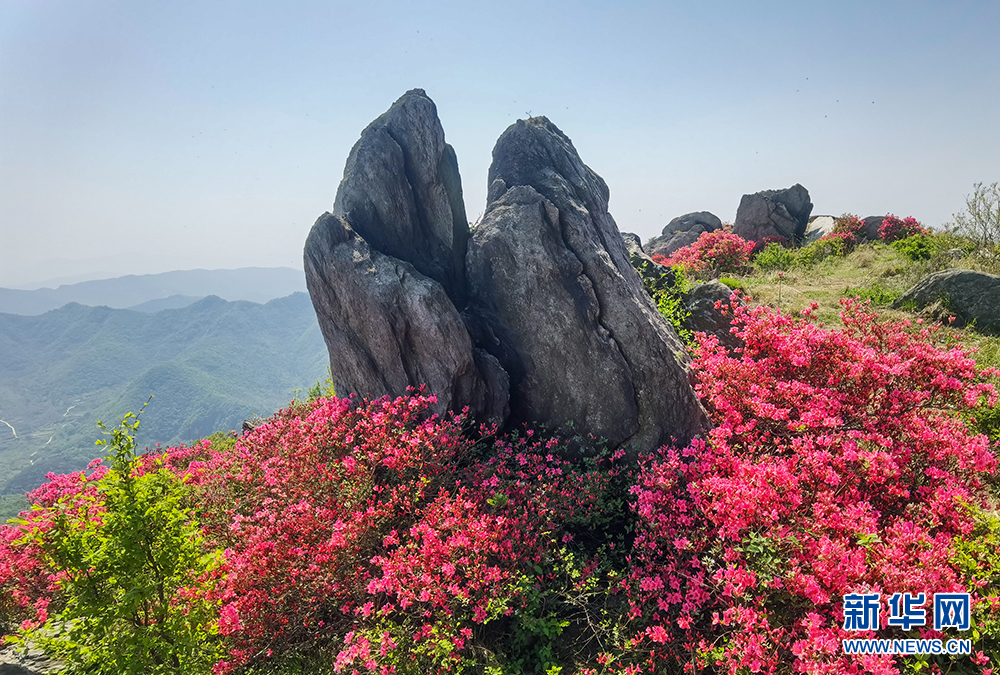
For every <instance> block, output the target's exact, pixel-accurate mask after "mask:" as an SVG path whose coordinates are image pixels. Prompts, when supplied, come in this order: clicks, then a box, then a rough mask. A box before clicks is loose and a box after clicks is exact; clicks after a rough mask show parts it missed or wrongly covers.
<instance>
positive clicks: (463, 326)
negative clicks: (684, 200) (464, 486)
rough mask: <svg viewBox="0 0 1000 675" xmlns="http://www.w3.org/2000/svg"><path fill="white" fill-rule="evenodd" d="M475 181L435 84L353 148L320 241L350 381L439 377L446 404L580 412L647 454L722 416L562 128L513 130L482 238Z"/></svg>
mask: <svg viewBox="0 0 1000 675" xmlns="http://www.w3.org/2000/svg"><path fill="white" fill-rule="evenodd" d="M461 194H462V193H461V180H460V178H459V175H458V168H457V162H456V161H455V158H454V153H453V152H451V150H450V148H449V146H448V145H447V144H446V143H445V142H444V132H443V131H442V130H441V128H440V122H439V121H438V119H437V113H436V110H435V108H434V104H433V103H432V102H431V101H430V99H428V98H427V97H426V95H425V94H424V93H423V92H422V91H420V90H414V91H411V92H408V93H407V94H406V95H404V96H403V97H402V98H401V99H400V100H399V101H397V102H396V103H395V104H394V105H393V106H392V108H390V109H389V111H388V112H387V113H386V114H385V115H383V116H381V117H379V118H378V119H377V120H375V122H373V123H372V124H371V125H369V127H368V128H367V129H365V131H364V132H363V133H362V137H361V140H359V141H358V143H357V144H356V145H355V147H354V149H353V150H352V151H351V156H350V158H349V159H348V163H347V168H346V169H345V172H344V180H343V181H342V182H341V184H340V189H339V191H338V193H337V198H336V202H335V205H334V212H333V213H327V214H324V215H323V216H321V217H320V218H319V220H318V221H317V222H316V224H315V225H314V226H313V229H312V231H311V232H310V234H309V237H308V239H307V241H306V247H305V270H306V282H307V287H308V288H309V293H310V296H311V297H312V300H313V305H314V307H315V308H316V313H317V316H318V318H319V323H320V328H321V329H322V331H323V336H324V338H325V340H326V343H327V347H328V349H329V351H330V366H331V371H332V373H333V379H334V385H335V388H336V391H337V392H338V394H339V395H346V394H348V393H351V392H356V393H359V394H363V395H366V396H380V395H383V394H390V395H399V394H403V393H405V391H406V389H407V388H408V387H412V386H418V385H426V386H427V390H428V392H429V393H433V394H436V395H437V396H438V410H449V409H450V410H461V409H462V408H464V407H469V409H470V411H471V412H472V414H473V415H474V416H476V417H477V418H478V419H482V420H488V421H492V422H498V423H502V422H504V421H505V420H506V422H507V424H508V425H511V426H513V425H518V424H520V423H522V422H530V423H542V424H545V425H547V426H549V427H551V428H555V427H560V426H562V425H564V424H567V423H570V422H572V423H573V425H574V430H575V431H576V432H580V433H583V434H593V435H594V436H596V437H601V438H604V439H606V440H607V441H608V442H610V443H611V444H612V445H615V446H619V445H628V446H630V447H632V448H633V449H636V450H649V449H652V448H654V447H656V446H657V445H659V444H662V443H665V442H668V441H670V440H671V438H677V439H678V440H680V441H686V440H688V439H690V438H691V437H693V436H695V435H696V434H699V433H700V432H702V431H704V430H705V428H706V426H707V418H706V415H705V413H704V410H703V409H702V408H701V406H700V405H699V403H698V400H697V397H696V396H695V394H694V391H693V389H692V387H691V385H690V383H689V379H688V369H687V357H686V352H685V350H684V348H683V345H682V344H681V342H680V340H679V339H678V338H677V336H676V334H675V333H674V332H673V330H672V329H671V328H670V327H669V326H668V325H667V323H666V322H665V321H664V320H663V319H662V317H660V315H659V313H658V312H657V311H656V308H655V307H654V306H653V304H652V301H651V300H650V298H649V296H648V295H647V294H646V292H645V290H644V289H643V286H642V283H641V281H640V279H639V277H638V275H637V274H636V272H635V270H634V269H632V267H631V265H630V263H629V253H628V251H627V249H626V245H625V243H624V242H623V240H622V236H621V234H620V233H619V231H618V228H617V226H616V225H615V222H614V220H613V219H612V218H611V215H610V214H609V213H608V210H607V205H608V188H607V186H606V185H605V183H604V181H603V180H602V179H601V178H600V177H599V176H598V175H597V174H595V173H594V172H593V171H591V170H590V169H589V168H587V167H586V166H585V165H584V164H583V162H582V161H581V160H580V157H579V155H577V153H576V150H575V149H574V148H573V145H572V143H571V142H570V141H569V139H568V138H566V136H565V135H563V134H562V132H560V131H559V130H558V129H557V128H556V127H555V125H553V124H552V123H550V122H549V121H548V120H546V119H545V118H533V119H531V120H528V121H526V122H524V121H522V122H518V123H517V124H515V125H513V126H512V127H510V128H509V129H508V130H507V131H506V132H504V134H503V135H502V136H501V137H500V140H499V141H498V142H497V146H496V148H495V149H494V153H493V165H492V166H491V168H490V189H489V197H488V204H487V209H486V213H485V215H484V217H483V220H482V222H481V223H480V225H479V226H478V227H477V228H476V230H475V233H474V235H473V236H472V238H471V239H470V238H469V230H468V226H467V223H466V222H465V208H464V206H463V205H462V197H461ZM638 250H639V251H641V250H642V248H641V246H639V247H638ZM653 264H655V263H653Z"/></svg>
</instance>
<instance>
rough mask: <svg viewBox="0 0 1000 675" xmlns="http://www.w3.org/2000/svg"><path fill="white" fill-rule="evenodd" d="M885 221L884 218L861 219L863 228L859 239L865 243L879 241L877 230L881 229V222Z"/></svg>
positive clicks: (870, 217) (869, 217)
mask: <svg viewBox="0 0 1000 675" xmlns="http://www.w3.org/2000/svg"><path fill="white" fill-rule="evenodd" d="M884 220H885V216H868V217H867V218H864V219H862V221H861V222H862V223H863V224H864V226H863V227H862V228H861V232H860V234H861V237H862V239H865V240H866V241H878V240H879V239H881V237H880V236H879V230H880V229H882V221H884Z"/></svg>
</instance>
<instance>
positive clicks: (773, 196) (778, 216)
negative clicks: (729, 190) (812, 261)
mask: <svg viewBox="0 0 1000 675" xmlns="http://www.w3.org/2000/svg"><path fill="white" fill-rule="evenodd" d="M812 209H813V205H812V202H811V201H809V191H808V190H806V189H805V188H804V187H802V186H801V185H799V184H798V183H796V184H795V185H793V186H792V187H790V188H787V189H785V190H764V191H763V192H757V193H754V194H752V195H743V199H741V200H740V206H739V208H738V209H737V210H736V222H735V223H734V224H733V232H734V233H735V234H738V235H739V236H741V237H743V238H744V239H746V240H747V241H753V242H758V243H762V242H765V241H767V240H769V239H772V238H781V239H787V240H789V241H793V242H801V241H802V240H803V238H804V237H805V233H806V226H807V225H808V224H809V215H810V214H811V213H812Z"/></svg>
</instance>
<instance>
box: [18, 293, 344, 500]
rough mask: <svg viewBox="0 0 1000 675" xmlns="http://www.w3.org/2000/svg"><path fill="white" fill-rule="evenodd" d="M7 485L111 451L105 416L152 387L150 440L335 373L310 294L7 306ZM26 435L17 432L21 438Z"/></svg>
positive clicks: (233, 417)
mask: <svg viewBox="0 0 1000 675" xmlns="http://www.w3.org/2000/svg"><path fill="white" fill-rule="evenodd" d="M0 353H2V354H3V355H4V358H3V359H0V420H3V421H4V422H5V423H6V424H3V423H0V429H2V433H0V494H14V493H23V492H24V491H25V490H28V489H31V488H33V487H36V486H37V485H38V484H39V483H40V482H42V480H43V479H44V477H45V474H46V473H47V472H49V471H55V472H63V471H69V470H72V469H78V468H82V467H83V466H84V465H85V464H86V463H87V461H88V460H90V459H91V458H93V457H94V456H97V455H99V454H101V453H100V452H99V448H95V447H94V441H95V440H96V439H97V438H99V437H100V435H99V432H98V429H97V427H96V422H97V420H99V419H102V420H110V421H117V420H118V419H120V417H121V415H123V414H124V413H125V412H127V411H129V410H133V411H134V410H136V409H138V408H139V407H140V406H141V405H142V403H143V402H145V401H146V400H147V398H148V397H149V396H150V395H151V394H152V395H154V397H155V398H154V399H153V401H152V402H151V403H150V405H149V407H148V408H147V409H146V412H145V414H144V415H143V425H142V432H141V434H140V437H139V439H138V441H139V443H140V444H141V445H150V446H152V445H154V444H155V443H163V444H168V443H169V444H176V443H181V442H184V441H190V440H192V439H195V438H199V437H201V436H205V435H206V434H210V433H212V432H214V431H216V430H219V429H237V428H239V426H240V424H241V422H242V420H243V419H245V418H246V417H248V416H250V415H253V414H255V413H258V414H263V415H270V414H271V413H272V412H273V411H274V410H275V409H277V408H280V407H281V406H283V405H285V404H287V403H288V401H289V400H290V399H291V398H292V397H293V396H294V395H295V391H296V390H297V389H305V388H307V387H309V386H310V385H311V384H313V383H315V382H316V381H317V380H318V379H322V378H324V377H325V375H326V372H327V352H326V348H325V347H324V344H323V338H322V336H321V335H320V332H319V326H318V325H317V323H316V315H315V312H314V311H313V308H312V305H311V303H310V301H309V297H308V296H307V295H306V294H305V293H295V294H293V295H290V296H288V297H285V298H280V299H278V300H272V301H271V302H268V303H267V304H265V305H259V304H255V303H251V302H242V301H241V302H226V301H224V300H221V299H219V298H218V297H214V296H213V297H208V298H204V299H203V300H200V301H198V302H196V303H194V304H193V305H190V306H188V307H185V308H183V309H174V310H164V311H161V312H157V313H155V314H148V313H142V312H137V311H129V310H120V309H109V308H107V307H86V306H83V305H79V304H70V305H67V306H65V307H63V308H61V309H57V310H54V311H51V312H47V313H45V314H43V315H41V316H15V315H12V314H0ZM15 434H16V435H15Z"/></svg>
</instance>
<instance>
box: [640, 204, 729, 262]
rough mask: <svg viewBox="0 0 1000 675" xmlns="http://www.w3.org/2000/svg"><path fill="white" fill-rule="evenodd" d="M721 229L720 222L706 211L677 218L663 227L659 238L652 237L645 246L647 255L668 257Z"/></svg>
mask: <svg viewBox="0 0 1000 675" xmlns="http://www.w3.org/2000/svg"><path fill="white" fill-rule="evenodd" d="M721 228H722V221H721V220H720V219H719V217H718V216H716V215H715V214H713V213H709V212H708V211H697V212H695V213H686V214H684V215H683V216H677V217H676V218H674V219H673V220H671V221H670V222H669V223H667V224H666V225H665V226H664V227H663V232H662V233H661V234H660V236H659V237H653V238H652V239H650V240H649V242H648V243H647V245H646V247H645V248H646V250H647V251H648V252H649V255H651V256H652V255H662V256H664V257H669V256H670V255H671V254H672V253H673V252H674V251H676V250H677V249H680V248H684V247H685V246H689V245H690V244H693V243H694V242H696V241H698V238H699V237H700V236H701V235H702V234H703V233H705V232H715V231H716V230H718V229H721Z"/></svg>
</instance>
